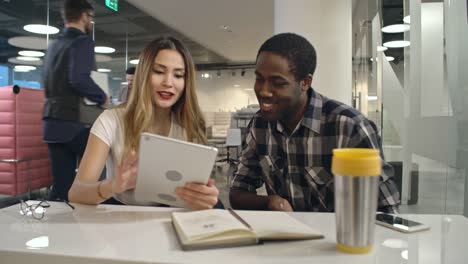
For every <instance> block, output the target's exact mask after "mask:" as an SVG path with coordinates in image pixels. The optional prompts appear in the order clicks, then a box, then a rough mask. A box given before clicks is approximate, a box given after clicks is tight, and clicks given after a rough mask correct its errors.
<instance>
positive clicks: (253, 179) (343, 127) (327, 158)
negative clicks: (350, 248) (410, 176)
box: [231, 89, 400, 212]
mask: <svg viewBox="0 0 468 264" xmlns="http://www.w3.org/2000/svg"><path fill="white" fill-rule="evenodd" d="M308 95H309V99H310V100H309V104H308V106H307V109H306V111H305V113H304V117H303V118H302V120H301V121H300V122H299V124H298V126H297V127H296V129H295V130H294V131H293V132H292V133H291V134H289V135H288V133H287V131H286V130H285V128H284V126H283V125H282V124H281V123H280V122H268V121H266V120H265V119H263V118H262V116H261V113H260V112H258V113H257V114H256V115H255V116H254V117H253V118H252V120H251V121H250V123H249V126H248V134H247V135H246V138H245V139H244V141H243V150H242V153H241V156H240V161H239V165H238V167H237V170H236V172H234V177H233V180H232V182H231V188H237V189H242V190H246V191H249V192H253V193H256V189H258V188H260V187H261V186H262V185H263V184H264V183H265V187H266V190H267V193H268V195H272V194H277V195H279V196H281V197H283V198H284V199H287V200H288V201H289V203H290V204H291V206H292V207H293V209H294V210H295V211H322V212H333V211H334V185H333V174H332V172H331V160H332V150H333V149H334V148H375V149H377V148H378V149H380V153H381V157H382V166H383V171H382V174H381V175H380V183H379V198H378V207H379V211H385V212H396V211H397V206H398V204H399V203H400V194H399V192H398V189H397V187H396V184H395V182H394V181H393V179H392V178H393V168H392V167H391V166H390V165H389V164H388V163H386V162H385V161H384V160H383V154H382V149H381V145H380V137H379V135H378V134H377V128H376V126H375V124H374V123H373V122H371V121H369V120H368V119H367V118H366V117H365V116H364V115H362V114H361V113H360V112H359V111H357V110H356V109H354V108H352V107H350V106H347V105H345V104H343V103H340V102H337V101H334V100H331V99H328V98H326V97H325V96H322V95H320V94H319V93H317V92H315V91H314V90H313V89H310V91H309V93H308Z"/></svg>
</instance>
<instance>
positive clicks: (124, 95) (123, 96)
mask: <svg viewBox="0 0 468 264" xmlns="http://www.w3.org/2000/svg"><path fill="white" fill-rule="evenodd" d="M134 75H135V67H129V68H127V70H126V71H125V79H126V80H127V86H125V87H123V88H122V90H120V93H119V103H126V102H127V100H128V96H129V95H130V92H131V90H132V85H133V78H134Z"/></svg>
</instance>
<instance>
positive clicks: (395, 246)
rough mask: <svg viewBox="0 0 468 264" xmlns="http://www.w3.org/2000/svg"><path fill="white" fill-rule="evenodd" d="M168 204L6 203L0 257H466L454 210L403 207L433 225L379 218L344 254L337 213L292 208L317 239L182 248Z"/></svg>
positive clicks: (462, 228)
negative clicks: (40, 206) (407, 227)
mask: <svg viewBox="0 0 468 264" xmlns="http://www.w3.org/2000/svg"><path fill="white" fill-rule="evenodd" d="M173 210H174V209H171V208H155V207H136V206H113V205H99V206H84V205H76V209H75V210H74V211H72V210H71V209H70V208H68V206H67V205H66V204H64V203H51V207H50V208H49V209H48V210H47V212H46V215H45V217H44V219H43V220H40V221H39V220H34V219H33V218H31V217H30V216H22V215H20V214H19V206H18V205H14V206H11V207H8V208H4V209H1V210H0V230H1V231H0V232H1V239H0V263H1V264H6V263H31V264H32V263H34V264H36V263H48V264H50V263H223V264H227V263H236V264H240V263H391V264H395V263H424V264H427V263H450V264H454V263H468V246H467V243H466V241H467V239H468V220H467V219H466V218H465V217H463V216H458V215H450V216H440V215H405V217H408V218H410V219H413V220H416V221H420V222H424V223H425V224H427V225H429V226H430V227H431V230H430V231H424V232H420V233H414V234H403V233H399V232H397V231H393V230H391V229H387V228H384V227H380V226H377V228H376V243H375V248H374V250H373V251H372V253H370V254H367V255H348V254H344V253H340V252H338V251H336V249H335V242H336V240H335V220H334V214H326V213H293V214H292V215H293V216H294V217H296V218H297V219H299V220H300V221H302V222H304V223H306V224H308V225H310V226H312V227H314V228H316V229H318V230H320V231H322V232H323V234H324V235H325V239H322V240H309V241H296V242H276V243H273V242H271V243H266V244H263V245H255V246H247V247H237V248H225V249H210V250H201V251H187V252H185V251H183V250H181V248H180V246H179V244H178V241H177V238H176V237H175V233H174V231H173V229H172V226H171V223H170V212H171V211H173ZM447 220H448V221H447ZM444 225H445V227H444ZM405 252H406V253H405ZM406 255H407V257H406ZM402 256H403V257H402ZM405 257H406V258H407V259H405Z"/></svg>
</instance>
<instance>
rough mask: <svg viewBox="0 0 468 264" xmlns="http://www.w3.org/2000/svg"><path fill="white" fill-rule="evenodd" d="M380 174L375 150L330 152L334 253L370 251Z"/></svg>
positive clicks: (336, 150)
mask: <svg viewBox="0 0 468 264" xmlns="http://www.w3.org/2000/svg"><path fill="white" fill-rule="evenodd" d="M381 171H382V164H381V160H380V156H379V151H378V150H376V149H365V148H354V149H353V148H347V149H346V148H344V149H334V150H333V158H332V172H333V174H334V175H335V176H334V180H335V217H336V240H337V245H336V247H337V249H338V250H340V251H343V252H346V253H354V254H364V253H368V252H370V251H371V250H372V245H373V243H374V230H375V215H376V212H377V194H378V188H379V175H380V173H381Z"/></svg>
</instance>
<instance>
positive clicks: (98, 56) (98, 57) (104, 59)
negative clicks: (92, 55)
mask: <svg viewBox="0 0 468 264" xmlns="http://www.w3.org/2000/svg"><path fill="white" fill-rule="evenodd" d="M111 60H112V57H111V56H108V55H102V54H96V61H97V62H107V61H111Z"/></svg>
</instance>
